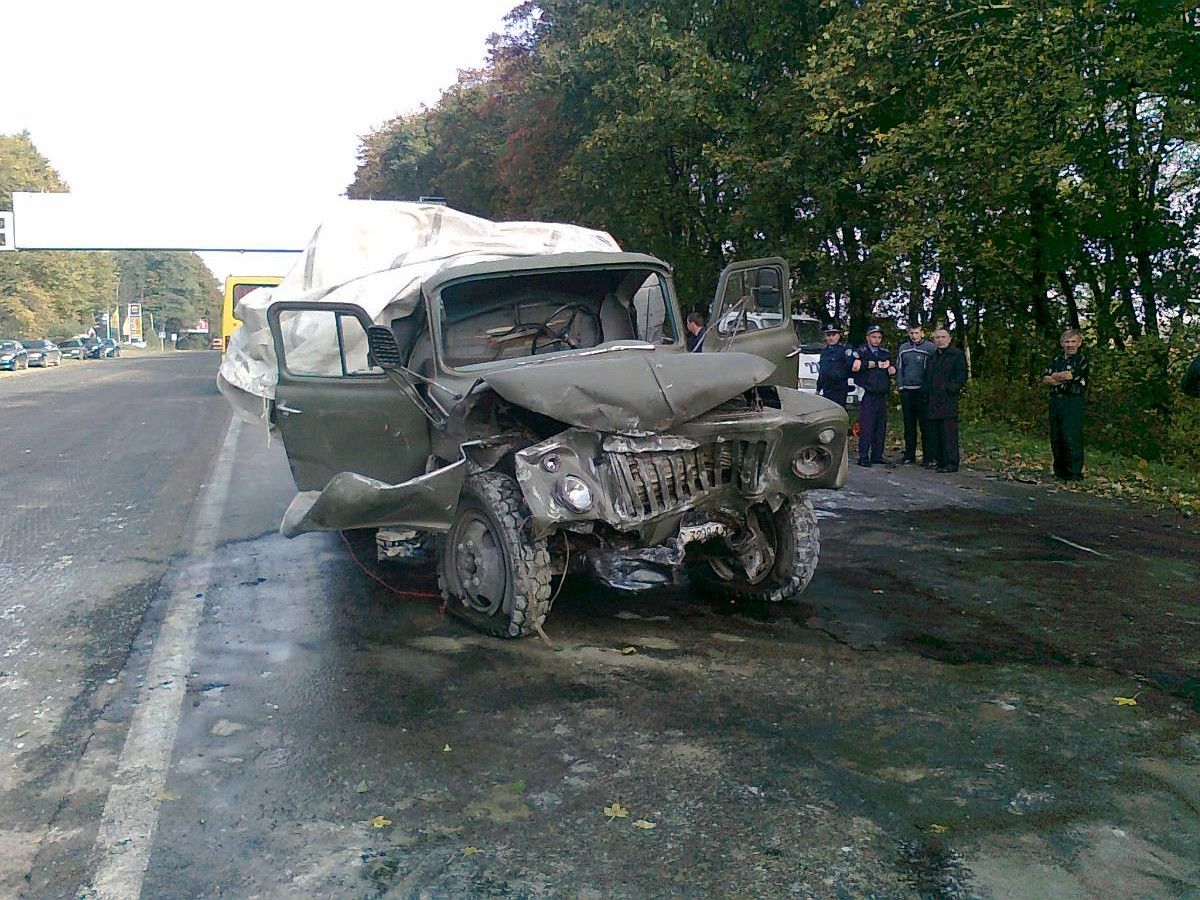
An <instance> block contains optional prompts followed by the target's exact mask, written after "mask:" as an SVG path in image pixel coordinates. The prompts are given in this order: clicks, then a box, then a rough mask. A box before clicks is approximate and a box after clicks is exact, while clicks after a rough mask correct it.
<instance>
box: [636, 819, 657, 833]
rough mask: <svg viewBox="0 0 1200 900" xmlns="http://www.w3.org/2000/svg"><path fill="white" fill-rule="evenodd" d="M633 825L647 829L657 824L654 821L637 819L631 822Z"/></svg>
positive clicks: (655, 826)
mask: <svg viewBox="0 0 1200 900" xmlns="http://www.w3.org/2000/svg"><path fill="white" fill-rule="evenodd" d="M633 827H634V828H641V829H644V830H646V831H649V830H650V829H651V828H657V827H658V824H657V823H655V822H647V821H646V820H645V819H638V820H637V821H636V822H634V823H633Z"/></svg>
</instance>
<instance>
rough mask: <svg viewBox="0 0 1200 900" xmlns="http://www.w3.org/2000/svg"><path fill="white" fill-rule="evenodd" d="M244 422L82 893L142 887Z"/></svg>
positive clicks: (178, 580) (166, 626)
mask: <svg viewBox="0 0 1200 900" xmlns="http://www.w3.org/2000/svg"><path fill="white" fill-rule="evenodd" d="M241 427H242V423H241V419H239V418H238V417H237V416H232V417H230V421H229V427H228V428H227V429H226V431H225V440H224V442H223V443H222V445H221V451H220V453H219V454H218V456H217V462H216V465H215V466H214V467H213V474H212V480H211V483H210V484H209V485H208V489H207V492H206V494H205V496H204V498H203V499H202V500H201V505H200V509H199V512H198V514H197V517H196V528H195V532H194V534H193V537H192V542H191V548H190V552H189V553H188V556H187V560H186V562H185V564H184V566H183V568H182V570H176V571H175V572H174V573H172V575H171V589H170V599H169V600H168V607H167V612H166V616H165V617H164V619H163V623H162V630H161V632H160V633H159V635H158V640H157V641H155V644H154V649H153V651H152V653H151V656H150V664H149V666H148V668H147V672H146V680H145V682H144V683H143V686H142V689H141V692H140V693H139V695H138V699H137V708H136V709H135V711H134V714H133V721H132V722H131V723H130V726H129V733H128V734H127V735H126V737H125V746H124V748H123V749H122V750H121V758H120V760H119V761H118V763H117V770H116V772H115V773H114V775H113V783H112V786H111V787H110V788H109V791H108V800H107V801H106V802H105V804H104V814H103V816H102V817H101V819H100V829H99V831H98V832H97V834H96V844H95V849H96V853H97V856H98V857H99V859H100V862H99V865H98V866H97V868H96V874H95V876H94V877H93V879H92V883H91V885H90V887H88V888H86V889H84V890H83V891H82V893H81V896H82V897H88V898H95V900H108V898H112V900H117V898H120V900H129V898H136V897H138V896H139V895H140V894H141V891H142V880H143V879H144V878H145V876H146V867H147V866H148V865H149V864H150V850H151V848H152V847H153V845H154V831H155V829H156V828H157V826H158V809H159V806H160V805H161V795H162V790H163V787H164V785H165V784H166V781H167V774H168V770H169V769H170V766H171V756H172V754H173V752H174V748H175V733H176V731H177V730H178V728H179V715H180V713H179V710H180V706H181V704H182V702H183V697H184V694H185V693H186V691H187V674H188V672H189V671H190V667H191V664H192V657H193V656H194V655H195V650H196V634H197V631H198V630H199V625H200V617H201V615H202V614H203V612H204V593H205V592H206V591H207V590H208V585H209V581H210V576H211V570H212V554H213V551H214V550H215V549H216V545H217V534H218V529H219V526H220V524H221V518H222V515H223V513H224V511H225V500H226V497H227V496H228V495H229V482H230V477H231V475H232V471H233V459H234V451H235V450H236V448H237V440H238V434H239V432H240V431H241Z"/></svg>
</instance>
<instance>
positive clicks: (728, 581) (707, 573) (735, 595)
mask: <svg viewBox="0 0 1200 900" xmlns="http://www.w3.org/2000/svg"><path fill="white" fill-rule="evenodd" d="M767 518H768V519H769V522H770V524H771V525H772V526H773V527H772V531H773V532H774V547H773V548H772V549H773V550H774V551H775V563H774V565H772V566H771V570H770V571H769V572H768V573H767V574H766V576H764V577H763V579H762V580H761V581H758V582H751V581H750V580H749V579H748V578H746V576H745V574H743V573H744V570H743V569H742V567H741V565H740V564H739V563H738V562H737V561H736V560H734V559H731V560H729V562H728V567H729V568H730V569H732V570H733V571H734V572H736V573H739V575H737V576H735V577H733V578H722V577H721V576H720V575H719V574H718V573H717V571H716V570H714V569H713V567H712V566H711V565H709V564H708V563H707V562H705V563H702V564H701V565H698V566H695V567H694V568H693V570H692V577H693V580H694V581H695V582H696V584H697V586H698V587H700V588H701V590H703V591H704V592H705V593H708V594H710V595H713V596H716V597H720V598H722V599H730V600H744V601H756V602H760V603H780V602H782V601H784V600H790V599H792V598H793V597H797V596H799V595H800V594H801V593H803V591H804V589H805V588H806V587H808V583H809V582H810V581H812V577H813V574H814V573H815V572H816V571H817V559H818V557H819V556H820V555H821V532H820V528H819V527H818V526H817V516H816V513H814V512H813V508H812V504H811V503H809V502H808V498H806V497H799V498H793V499H792V500H788V501H785V502H784V504H783V505H782V506H780V507H779V509H778V510H776V511H775V513H774V514H768V516H767Z"/></svg>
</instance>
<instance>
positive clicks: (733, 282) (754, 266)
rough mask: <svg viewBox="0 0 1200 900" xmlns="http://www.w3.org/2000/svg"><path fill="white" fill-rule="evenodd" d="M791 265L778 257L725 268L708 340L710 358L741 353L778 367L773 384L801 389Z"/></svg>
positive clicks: (710, 322)
mask: <svg viewBox="0 0 1200 900" xmlns="http://www.w3.org/2000/svg"><path fill="white" fill-rule="evenodd" d="M788 282H789V272H788V264H787V261H786V260H784V259H783V258H781V257H778V256H773V257H770V258H767V259H751V260H745V261H742V262H735V263H732V264H731V265H729V266H726V267H725V269H724V271H722V272H721V278H720V280H719V281H718V282H717V293H716V296H715V297H714V298H713V302H712V307H711V308H710V309H709V317H708V330H707V332H706V333H705V336H704V351H705V352H706V353H713V352H720V351H722V350H737V351H740V352H742V353H753V354H754V355H755V356H761V357H762V358H763V359H766V360H769V361H770V362H772V363H774V364H775V372H774V373H773V374H772V376H771V377H770V379H769V381H770V383H772V384H778V385H781V386H783V387H789V388H795V387H796V367H795V363H793V362H792V360H790V359H789V358H788V355H789V354H790V353H791V352H792V349H793V348H794V347H795V345H796V341H795V332H794V331H793V330H792V303H791V296H790V292H789V290H788Z"/></svg>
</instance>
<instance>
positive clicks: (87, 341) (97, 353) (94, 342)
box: [79, 337, 104, 359]
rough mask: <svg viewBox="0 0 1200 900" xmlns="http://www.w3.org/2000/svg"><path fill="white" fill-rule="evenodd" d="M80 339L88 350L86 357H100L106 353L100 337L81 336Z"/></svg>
mask: <svg viewBox="0 0 1200 900" xmlns="http://www.w3.org/2000/svg"><path fill="white" fill-rule="evenodd" d="M79 340H80V341H82V343H83V346H84V349H85V351H86V355H85V356H84V359H100V358H101V356H102V355H103V353H104V349H103V346H102V345H101V342H100V338H94V337H85V338H80V339H79Z"/></svg>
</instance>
